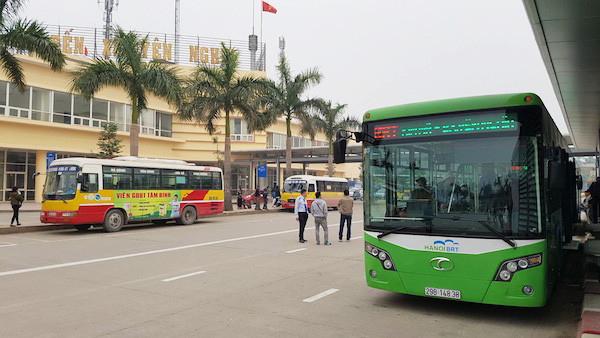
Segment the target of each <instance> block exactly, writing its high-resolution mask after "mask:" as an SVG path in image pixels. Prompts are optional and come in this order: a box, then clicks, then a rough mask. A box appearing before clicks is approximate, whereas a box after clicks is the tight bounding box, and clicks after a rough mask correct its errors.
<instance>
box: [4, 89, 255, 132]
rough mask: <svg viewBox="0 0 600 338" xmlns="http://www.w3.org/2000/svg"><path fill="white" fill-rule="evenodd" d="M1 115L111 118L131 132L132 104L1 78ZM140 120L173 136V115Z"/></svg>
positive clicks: (143, 115) (98, 122)
mask: <svg viewBox="0 0 600 338" xmlns="http://www.w3.org/2000/svg"><path fill="white" fill-rule="evenodd" d="M0 115H7V116H12V117H20V118H27V119H31V120H38V121H48V122H54V123H63V124H73V125H79V126H86V127H94V128H101V127H103V126H104V125H105V124H106V122H108V121H110V122H114V123H115V124H116V125H117V129H118V130H121V131H129V125H130V123H131V106H130V105H127V104H124V103H118V102H110V101H107V100H101V99H93V100H91V101H88V100H86V99H84V98H83V97H82V96H80V95H72V94H70V93H63V92H58V91H53V90H48V89H43V88H34V87H27V88H26V90H25V92H23V93H21V92H20V91H19V90H18V89H17V88H16V87H15V86H13V85H12V84H9V83H8V82H5V81H0ZM139 123H140V127H141V132H142V133H144V134H150V135H157V136H166V137H171V133H172V132H171V130H172V129H171V128H172V126H171V125H172V115H171V114H167V113H161V112H157V111H155V110H153V109H145V110H143V111H141V112H140V120H139ZM244 128H245V124H244ZM246 129H247V128H245V129H244V130H246ZM244 140H247V138H244ZM251 140H252V139H250V141H251Z"/></svg>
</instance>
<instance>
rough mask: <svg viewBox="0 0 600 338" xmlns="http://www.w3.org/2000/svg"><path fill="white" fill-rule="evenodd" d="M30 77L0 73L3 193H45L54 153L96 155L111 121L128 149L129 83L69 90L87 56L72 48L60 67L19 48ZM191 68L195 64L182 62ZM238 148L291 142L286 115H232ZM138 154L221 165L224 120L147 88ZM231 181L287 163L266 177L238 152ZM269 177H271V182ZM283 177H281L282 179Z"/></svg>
mask: <svg viewBox="0 0 600 338" xmlns="http://www.w3.org/2000/svg"><path fill="white" fill-rule="evenodd" d="M18 58H19V59H20V61H21V62H22V67H23V72H24V74H25V79H26V83H27V85H28V87H27V89H26V91H25V92H24V93H22V92H20V91H19V90H17V89H16V88H15V87H14V86H12V85H11V84H10V83H9V81H8V79H7V77H6V75H5V74H4V73H1V74H0V135H2V137H0V191H1V192H2V194H0V201H5V200H6V198H7V196H8V192H9V190H10V189H11V188H12V187H13V186H16V187H18V188H19V189H20V191H22V192H24V195H25V197H26V200H29V201H32V200H35V201H38V202H39V201H41V200H42V190H43V185H44V180H45V173H46V168H47V158H48V156H49V154H51V155H53V156H54V157H55V158H63V157H70V156H86V157H94V156H96V153H97V152H98V146H97V142H98V136H99V132H100V130H101V127H102V126H103V125H104V124H106V123H107V122H114V123H116V124H117V126H118V128H119V131H118V138H119V139H121V140H122V144H123V150H122V153H121V155H128V154H129V122H130V119H131V106H130V103H129V100H128V98H127V96H126V94H125V92H124V91H123V90H121V89H120V88H113V87H108V88H104V89H102V90H101V91H99V92H98V93H97V95H96V96H95V97H94V98H93V99H92V100H90V101H87V100H85V99H84V98H83V97H81V96H79V95H77V94H74V93H72V92H70V82H71V79H72V78H71V75H70V72H71V71H73V70H75V69H77V68H78V67H79V66H81V65H83V64H84V63H86V62H90V61H89V59H88V58H85V57H78V56H69V57H68V58H67V59H68V60H67V66H66V68H65V69H64V70H63V71H62V72H54V71H52V70H51V69H50V67H49V66H48V65H47V64H45V63H43V62H41V61H40V60H39V59H36V58H33V57H30V56H26V55H24V56H18ZM177 67H178V68H179V71H180V74H181V75H182V76H186V75H187V74H189V73H190V72H191V71H192V70H193V66H184V65H179V66H177ZM240 72H241V73H242V74H251V75H255V76H262V77H264V76H265V73H264V72H258V71H240ZM231 122H232V124H231V125H232V135H231V140H232V150H233V151H236V150H251V149H277V148H285V134H286V132H285V130H286V129H285V121H283V120H279V121H277V122H276V123H275V124H273V125H272V126H271V127H269V128H268V129H267V130H266V131H263V132H253V133H251V132H249V131H248V128H247V125H246V121H244V119H243V118H241V117H240V116H234V117H233V118H232V121H231ZM139 123H140V138H139V156H140V157H151V158H164V159H180V160H185V161H188V162H194V163H197V164H204V165H218V164H219V163H220V160H221V159H222V157H223V155H222V151H223V149H224V144H223V141H224V121H220V122H219V123H217V132H216V133H215V134H214V135H210V134H209V133H208V132H207V131H206V129H205V127H204V126H203V125H201V124H197V123H193V122H185V121H182V120H180V119H178V117H177V115H176V110H175V109H174V107H170V106H169V105H168V104H167V103H166V102H165V101H163V100H160V99H158V98H156V97H154V96H153V95H151V94H149V95H148V109H146V110H145V111H143V112H141V114H140V121H139ZM292 132H293V135H294V137H293V145H294V147H303V148H306V147H313V146H314V147H316V146H325V145H326V144H327V142H326V140H325V137H324V135H317V137H316V138H315V140H310V139H309V138H308V137H307V136H302V135H300V125H299V123H297V122H294V123H293V125H292ZM233 161H234V162H233V163H234V164H233V167H232V182H231V186H232V188H233V189H235V188H237V187H241V188H242V189H244V190H249V189H251V188H252V187H255V186H256V185H258V184H259V183H260V185H263V186H264V185H272V182H275V181H276V179H277V177H278V176H279V177H280V182H281V179H282V178H283V177H285V174H286V173H284V172H283V168H282V167H284V165H283V166H282V167H280V169H279V175H277V169H276V166H275V165H274V164H267V165H268V170H267V178H265V179H262V180H259V179H258V177H257V166H259V165H261V163H260V161H251V162H250V163H248V161H245V159H244V155H234V156H233ZM303 172H306V173H312V174H316V175H325V174H326V164H310V165H308V166H307V165H304V166H303V165H301V164H294V166H293V172H292V174H298V173H303ZM335 176H340V177H348V178H350V179H353V178H357V177H359V173H358V166H357V165H355V164H353V165H350V164H344V165H338V166H336V172H335ZM266 182H269V183H266ZM280 184H281V183H280Z"/></svg>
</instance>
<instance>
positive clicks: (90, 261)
mask: <svg viewBox="0 0 600 338" xmlns="http://www.w3.org/2000/svg"><path fill="white" fill-rule="evenodd" d="M358 222H359V221H357V223H358ZM306 229H314V227H310V228H306ZM297 231H298V229H292V230H283V231H277V232H269V233H265V234H259V235H252V236H245V237H237V238H229V239H222V240H219V241H213V242H204V243H196V244H189V245H182V246H176V247H172V248H166V249H158V250H150V251H142V252H136V253H132V254H127V255H118V256H109V257H104V258H96V259H87V260H83V261H75V262H68V263H61V264H52V265H43V266H38V267H34V268H25V269H18V270H8V271H2V272H0V277H3V276H11V275H19V274H23V273H29V272H36V271H44V270H53V269H60V268H66V267H70V266H77V265H85V264H93V263H100V262H108V261H114V260H118V259H124V258H131V257H139V256H147V255H153V254H158V253H165V252H172V251H179V250H185V249H193V248H200V247H203V246H209V245H215V244H223V243H230V242H237V241H243V240H246V239H255V238H263V237H271V236H277V235H283V234H289V233H294V232H297Z"/></svg>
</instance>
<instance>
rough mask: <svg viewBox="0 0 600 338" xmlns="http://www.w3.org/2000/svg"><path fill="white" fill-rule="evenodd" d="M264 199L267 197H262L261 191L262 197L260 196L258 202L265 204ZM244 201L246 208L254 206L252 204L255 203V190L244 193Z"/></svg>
mask: <svg viewBox="0 0 600 338" xmlns="http://www.w3.org/2000/svg"><path fill="white" fill-rule="evenodd" d="M264 201H265V199H264V198H263V197H262V193H261V195H260V197H259V198H258V203H260V205H263V204H264ZM242 203H243V204H244V208H250V207H252V205H253V204H254V203H255V200H254V191H251V192H249V193H247V194H242Z"/></svg>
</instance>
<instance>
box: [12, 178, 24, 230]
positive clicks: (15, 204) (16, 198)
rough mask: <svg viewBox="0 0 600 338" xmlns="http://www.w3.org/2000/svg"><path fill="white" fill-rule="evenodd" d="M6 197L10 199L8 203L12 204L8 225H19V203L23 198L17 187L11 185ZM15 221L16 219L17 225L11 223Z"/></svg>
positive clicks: (20, 203)
mask: <svg viewBox="0 0 600 338" xmlns="http://www.w3.org/2000/svg"><path fill="white" fill-rule="evenodd" d="M8 198H9V200H10V205H11V206H12V209H13V216H12V218H11V220H10V226H11V227H15V226H19V225H21V222H19V208H21V205H22V204H23V200H24V198H23V195H21V194H20V193H19V190H18V189H17V187H13V188H12V191H11V193H10V195H9V197H8ZM15 221H17V225H13V223H14V222H15Z"/></svg>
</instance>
